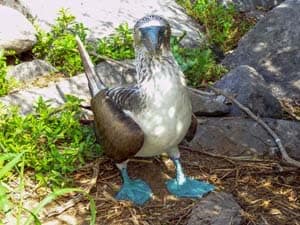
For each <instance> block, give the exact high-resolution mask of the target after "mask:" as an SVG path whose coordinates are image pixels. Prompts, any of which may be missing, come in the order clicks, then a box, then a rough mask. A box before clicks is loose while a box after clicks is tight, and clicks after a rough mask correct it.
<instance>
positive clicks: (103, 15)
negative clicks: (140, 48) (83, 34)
mask: <svg viewBox="0 0 300 225" xmlns="http://www.w3.org/2000/svg"><path fill="white" fill-rule="evenodd" d="M19 1H20V3H21V4H22V6H24V7H25V8H27V9H28V10H29V12H30V14H31V16H32V17H33V18H36V19H37V21H38V22H39V24H40V25H41V27H42V28H44V29H46V30H49V27H50V25H51V24H53V23H54V21H55V18H56V17H57V13H58V11H59V9H61V8H68V9H69V10H70V12H71V13H72V14H73V15H74V16H76V18H77V21H79V22H82V23H83V24H84V25H85V26H87V27H88V28H89V29H90V31H91V33H90V35H89V39H91V40H94V39H96V38H101V37H104V36H107V35H109V34H111V33H113V32H114V30H115V28H116V27H117V26H118V25H119V24H121V23H124V22H127V23H128V24H129V26H130V27H133V25H134V23H135V22H136V21H137V19H139V18H141V17H143V16H145V15H147V14H157V15H161V16H163V17H165V18H166V19H168V20H169V21H170V23H171V26H172V30H173V33H174V34H177V35H179V34H181V33H182V32H183V31H187V36H186V39H185V40H183V43H185V44H187V45H195V44H197V45H198V44H199V41H201V39H202V38H200V37H199V29H198V28H199V25H197V23H195V22H194V21H193V20H192V19H191V18H189V17H188V16H187V15H186V14H185V13H184V10H183V9H182V8H181V7H180V6H179V5H177V4H176V3H175V1H173V0H140V1H134V0H126V1H125V0H102V1H101V2H99V1H97V0H80V1H70V0H44V1H40V0H19Z"/></svg>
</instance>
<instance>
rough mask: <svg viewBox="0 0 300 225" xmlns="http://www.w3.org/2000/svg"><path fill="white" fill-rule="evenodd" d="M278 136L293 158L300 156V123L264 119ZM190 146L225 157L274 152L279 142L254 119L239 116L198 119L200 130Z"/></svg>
mask: <svg viewBox="0 0 300 225" xmlns="http://www.w3.org/2000/svg"><path fill="white" fill-rule="evenodd" d="M264 121H265V122H266V123H267V124H268V125H269V126H270V128H271V129H272V130H273V131H274V132H275V133H276V134H277V135H278V136H279V138H280V139H281V141H282V143H283V145H284V146H285V148H286V150H287V152H288V153H289V154H290V156H291V157H293V158H295V159H300V148H299V146H300V122H298V121H289V120H276V119H264ZM190 146H191V148H193V149H195V150H197V149H203V148H204V149H209V151H210V152H212V153H217V154H221V155H226V156H239V157H240V156H242V157H243V156H245V157H248V156H249V157H254V156H263V155H273V154H274V153H275V152H276V151H277V150H278V148H277V145H276V143H275V142H274V140H273V139H272V137H271V136H270V135H269V134H268V133H267V132H266V131H265V130H264V129H263V128H262V126H261V125H259V124H257V122H255V121H254V120H252V119H245V118H239V117H226V118H208V117H203V118H201V119H199V124H198V129H197V132H196V135H195V137H194V139H193V140H192V141H191V142H190Z"/></svg>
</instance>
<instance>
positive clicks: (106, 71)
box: [96, 60, 137, 87]
mask: <svg viewBox="0 0 300 225" xmlns="http://www.w3.org/2000/svg"><path fill="white" fill-rule="evenodd" d="M122 64H123V65H125V66H120V65H117V64H114V63H108V62H106V61H104V62H101V63H99V64H98V65H96V70H97V71H98V74H99V75H100V77H101V79H102V81H103V83H104V84H105V85H106V86H107V87H115V86H118V85H120V84H123V85H129V84H135V83H136V82H137V76H136V71H135V66H134V60H125V61H122Z"/></svg>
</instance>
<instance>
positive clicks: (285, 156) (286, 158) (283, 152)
mask: <svg viewBox="0 0 300 225" xmlns="http://www.w3.org/2000/svg"><path fill="white" fill-rule="evenodd" d="M210 88H211V89H212V90H213V91H214V92H215V93H217V94H220V95H223V96H225V97H226V98H228V99H229V100H230V101H232V102H233V103H235V104H236V105H237V106H238V107H239V108H240V109H241V110H243V111H244V112H245V113H247V114H248V115H249V116H250V117H251V118H252V119H254V120H255V121H257V122H258V123H259V124H260V125H261V126H262V127H263V128H264V129H265V130H266V131H267V132H268V133H269V134H270V135H271V136H272V138H273V139H274V141H275V142H276V144H277V146H278V148H279V150H280V153H281V156H282V159H283V160H284V161H285V162H287V163H288V164H290V165H293V166H296V167H300V162H299V161H297V160H295V159H292V158H291V157H290V156H289V155H288V154H287V152H286V150H285V148H284V146H283V144H282V142H281V140H280V138H279V137H278V135H277V134H276V133H275V132H274V131H273V130H272V129H271V128H270V127H269V126H268V125H267V124H266V123H265V122H264V121H263V120H262V119H260V118H259V117H257V116H256V115H255V114H254V113H253V112H251V110H250V109H249V108H247V107H245V106H243V105H242V104H241V103H240V102H239V101H237V100H236V99H235V98H234V97H232V96H231V94H228V93H226V92H225V91H223V90H220V89H218V88H215V87H210Z"/></svg>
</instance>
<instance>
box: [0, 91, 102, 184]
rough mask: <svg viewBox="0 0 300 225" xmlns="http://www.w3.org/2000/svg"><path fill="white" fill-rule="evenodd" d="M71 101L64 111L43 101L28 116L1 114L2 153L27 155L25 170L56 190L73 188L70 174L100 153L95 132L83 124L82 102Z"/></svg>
mask: <svg viewBox="0 0 300 225" xmlns="http://www.w3.org/2000/svg"><path fill="white" fill-rule="evenodd" d="M67 99H68V101H67V102H66V103H65V105H63V106H62V107H60V108H53V107H51V106H49V105H48V104H47V102H45V101H43V100H42V99H39V101H38V102H37V105H36V108H35V112H33V113H30V114H28V115H26V116H21V115H19V112H18V110H16V109H10V110H8V111H4V112H1V113H0V143H1V145H0V152H1V154H8V153H9V154H11V153H12V154H18V153H24V159H23V160H24V166H25V168H26V169H30V170H33V171H34V175H35V178H36V180H37V181H38V182H39V183H41V184H45V185H50V186H52V187H64V186H66V185H69V184H70V182H71V181H72V180H71V179H70V177H69V174H70V173H71V172H73V171H74V170H75V169H76V168H78V166H80V165H83V164H84V163H85V160H86V159H87V158H88V157H89V156H91V155H92V154H94V152H99V151H100V147H99V146H98V145H97V144H95V136H94V132H93V130H92V129H91V128H90V127H87V126H83V125H81V124H80V122H79V118H80V116H81V110H80V107H79V104H80V101H79V100H78V99H77V98H74V97H71V96H68V97H67Z"/></svg>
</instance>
